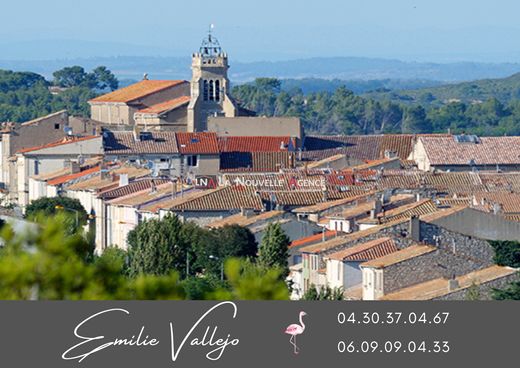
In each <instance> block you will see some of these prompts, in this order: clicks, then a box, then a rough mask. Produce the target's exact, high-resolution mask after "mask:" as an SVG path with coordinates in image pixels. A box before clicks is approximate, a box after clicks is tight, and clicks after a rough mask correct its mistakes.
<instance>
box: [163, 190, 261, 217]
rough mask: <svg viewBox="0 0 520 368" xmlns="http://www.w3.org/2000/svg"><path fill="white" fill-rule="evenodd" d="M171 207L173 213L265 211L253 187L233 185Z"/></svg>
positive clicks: (181, 200) (204, 193)
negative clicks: (240, 210)
mask: <svg viewBox="0 0 520 368" xmlns="http://www.w3.org/2000/svg"><path fill="white" fill-rule="evenodd" d="M174 202H175V203H174V204H171V205H169V208H167V209H170V210H172V211H232V210H239V209H243V208H245V209H255V210H258V211H261V210H263V209H264V206H263V204H262V200H261V198H260V197H259V196H258V195H256V194H255V191H254V189H253V188H251V187H244V186H240V185H231V186H226V187H220V188H217V189H213V190H208V191H204V192H203V193H201V194H197V195H194V196H193V197H190V198H186V199H183V198H180V199H178V200H176V201H174Z"/></svg>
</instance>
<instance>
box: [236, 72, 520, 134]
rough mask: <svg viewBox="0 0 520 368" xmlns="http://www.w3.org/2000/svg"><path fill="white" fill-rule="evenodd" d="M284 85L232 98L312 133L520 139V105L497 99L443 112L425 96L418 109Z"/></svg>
mask: <svg viewBox="0 0 520 368" xmlns="http://www.w3.org/2000/svg"><path fill="white" fill-rule="evenodd" d="M281 85H282V84H281V81H280V80H278V79H274V78H258V79H256V80H255V81H254V82H253V83H250V84H244V85H239V86H235V87H234V88H233V90H232V95H233V96H234V98H235V99H237V100H238V101H239V102H240V103H241V104H242V105H243V106H244V107H246V108H247V109H250V110H253V111H256V112H257V114H258V115H264V116H294V117H299V118H301V119H302V122H303V124H304V126H305V128H306V131H307V132H308V133H314V134H316V133H319V134H380V133H446V132H448V131H451V132H453V133H457V132H471V133H473V134H478V135H520V100H518V99H512V100H510V101H509V102H507V103H502V102H500V101H499V100H498V99H496V98H489V99H488V100H486V101H480V102H472V103H464V102H461V101H449V102H447V103H445V104H442V105H440V106H439V104H438V103H435V104H434V103H433V98H432V97H431V96H430V97H429V96H428V95H427V94H426V95H424V96H423V97H422V98H421V99H419V100H418V101H417V102H416V103H413V104H410V103H406V104H405V103H399V102H395V101H392V100H390V99H383V100H378V99H373V98H368V97H364V96H358V95H355V94H354V93H353V92H352V91H350V90H348V89H347V88H346V87H344V86H341V87H339V88H337V89H336V90H335V91H334V92H316V93H308V94H304V93H303V92H302V91H301V90H300V89H298V88H293V89H291V90H289V91H287V90H283V89H282V88H281Z"/></svg>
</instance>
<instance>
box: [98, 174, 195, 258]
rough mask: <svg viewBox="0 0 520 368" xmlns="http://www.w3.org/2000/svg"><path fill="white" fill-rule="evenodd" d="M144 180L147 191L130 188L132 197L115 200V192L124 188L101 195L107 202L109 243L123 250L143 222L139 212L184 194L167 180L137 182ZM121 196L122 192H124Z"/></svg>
mask: <svg viewBox="0 0 520 368" xmlns="http://www.w3.org/2000/svg"><path fill="white" fill-rule="evenodd" d="M142 181H145V183H143V184H145V188H144V189H142V190H139V191H136V189H137V188H135V189H130V188H128V186H127V188H126V189H127V190H126V191H127V192H129V194H126V195H120V196H117V197H116V198H113V199H108V198H110V197H112V196H115V195H116V193H115V191H117V190H119V191H120V190H121V189H124V187H123V188H118V189H115V190H111V191H108V192H105V193H101V194H100V195H99V197H100V198H102V199H104V200H105V206H106V217H107V219H108V221H107V223H106V227H105V229H106V230H105V231H106V244H109V245H110V246H116V247H118V248H121V249H125V250H126V249H127V248H128V244H127V237H128V233H129V232H130V231H132V230H133V229H134V228H135V227H136V226H137V225H139V224H140V223H141V222H142V218H141V216H140V213H139V210H140V209H141V208H142V207H145V206H147V205H153V204H154V203H156V202H158V201H160V200H162V199H166V198H175V197H176V196H177V195H178V194H179V193H180V191H181V185H184V184H181V183H173V182H171V181H168V180H154V179H151V180H150V179H147V180H139V181H137V182H134V183H139V182H142ZM183 190H186V191H188V190H189V187H188V186H185V187H184V188H183ZM121 194H122V193H121Z"/></svg>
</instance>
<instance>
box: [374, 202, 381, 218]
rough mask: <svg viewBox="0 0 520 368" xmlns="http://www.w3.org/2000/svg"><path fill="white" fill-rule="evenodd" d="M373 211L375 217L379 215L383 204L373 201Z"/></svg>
mask: <svg viewBox="0 0 520 368" xmlns="http://www.w3.org/2000/svg"><path fill="white" fill-rule="evenodd" d="M374 211H375V212H376V215H379V214H380V213H381V212H382V211H383V203H382V202H381V200H380V199H376V200H375V201H374Z"/></svg>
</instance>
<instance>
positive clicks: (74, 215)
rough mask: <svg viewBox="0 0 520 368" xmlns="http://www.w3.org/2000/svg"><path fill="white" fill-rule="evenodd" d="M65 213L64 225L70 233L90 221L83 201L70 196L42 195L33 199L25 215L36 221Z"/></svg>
mask: <svg viewBox="0 0 520 368" xmlns="http://www.w3.org/2000/svg"><path fill="white" fill-rule="evenodd" d="M58 213H64V214H65V215H66V216H65V217H64V218H65V220H64V225H65V228H66V229H67V232H68V234H73V233H75V232H77V231H78V230H79V229H80V228H81V227H83V226H85V225H86V224H87V221H88V215H87V211H85V208H83V206H82V205H81V202H80V201H79V200H77V199H74V198H68V197H42V198H39V199H36V200H34V201H32V202H31V203H30V204H29V205H28V206H27V207H26V209H25V217H26V218H28V219H30V220H34V221H36V222H42V221H45V220H46V219H47V218H48V217H51V216H54V215H56V214H58Z"/></svg>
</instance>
